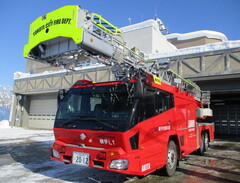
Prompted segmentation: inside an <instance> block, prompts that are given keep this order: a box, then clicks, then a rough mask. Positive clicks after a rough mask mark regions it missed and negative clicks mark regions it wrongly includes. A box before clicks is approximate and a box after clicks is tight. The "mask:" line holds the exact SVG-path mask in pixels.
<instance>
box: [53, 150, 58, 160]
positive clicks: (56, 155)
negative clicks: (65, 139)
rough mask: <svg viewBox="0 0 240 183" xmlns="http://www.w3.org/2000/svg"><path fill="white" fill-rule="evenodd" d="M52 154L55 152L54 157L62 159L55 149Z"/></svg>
mask: <svg viewBox="0 0 240 183" xmlns="http://www.w3.org/2000/svg"><path fill="white" fill-rule="evenodd" d="M52 152H53V157H55V158H57V159H60V155H59V153H58V152H57V151H56V150H54V149H53V150H52Z"/></svg>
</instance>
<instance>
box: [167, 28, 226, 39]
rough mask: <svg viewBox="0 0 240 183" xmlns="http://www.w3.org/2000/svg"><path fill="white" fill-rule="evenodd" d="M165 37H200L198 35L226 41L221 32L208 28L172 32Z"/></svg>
mask: <svg viewBox="0 0 240 183" xmlns="http://www.w3.org/2000/svg"><path fill="white" fill-rule="evenodd" d="M165 37H166V38H167V39H177V40H178V41H183V40H188V39H194V38H200V37H207V38H209V39H211V38H212V39H220V40H222V41H228V39H227V37H226V36H225V35H224V34H223V33H221V32H216V31H210V30H201V31H194V32H189V33H185V34H179V33H172V34H167V35H165Z"/></svg>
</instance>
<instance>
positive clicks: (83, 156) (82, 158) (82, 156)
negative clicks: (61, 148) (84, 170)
mask: <svg viewBox="0 0 240 183" xmlns="http://www.w3.org/2000/svg"><path fill="white" fill-rule="evenodd" d="M72 163H73V164H75V165H81V166H89V154H88V153H82V152H73V157H72Z"/></svg>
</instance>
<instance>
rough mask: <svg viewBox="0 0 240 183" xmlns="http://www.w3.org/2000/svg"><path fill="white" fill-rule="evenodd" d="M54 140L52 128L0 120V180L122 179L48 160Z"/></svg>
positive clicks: (84, 181)
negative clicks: (15, 125)
mask: <svg viewBox="0 0 240 183" xmlns="http://www.w3.org/2000/svg"><path fill="white" fill-rule="evenodd" d="M53 142H54V135H53V131H52V130H30V129H24V128H17V127H13V128H12V127H10V126H9V122H8V121H6V120H4V121H0V182H7V183H15V182H24V183H35V182H56V183H62V182H82V183H93V182H108V183H109V182H114V183H120V182H123V181H124V180H125V177H124V176H123V175H121V174H118V173H113V172H107V171H103V170H98V169H93V168H88V167H81V166H77V165H72V164H70V165H65V164H64V163H63V162H59V161H53V160H51V159H50V149H51V145H52V144H53Z"/></svg>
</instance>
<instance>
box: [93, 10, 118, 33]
mask: <svg viewBox="0 0 240 183" xmlns="http://www.w3.org/2000/svg"><path fill="white" fill-rule="evenodd" d="M93 16H94V21H93V23H94V24H95V25H96V26H98V27H99V28H101V29H103V30H104V31H107V32H108V33H110V34H114V35H115V34H118V33H122V31H121V30H120V29H118V28H117V27H116V26H114V25H113V24H111V23H110V22H108V21H107V20H106V19H104V18H103V17H102V16H101V15H98V14H96V13H93ZM95 17H96V18H95ZM95 20H98V22H96V21H95ZM103 24H106V25H108V26H110V27H105V26H104V25H103ZM110 29H113V31H112V30H110Z"/></svg>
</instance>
